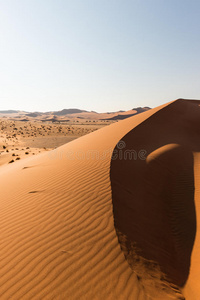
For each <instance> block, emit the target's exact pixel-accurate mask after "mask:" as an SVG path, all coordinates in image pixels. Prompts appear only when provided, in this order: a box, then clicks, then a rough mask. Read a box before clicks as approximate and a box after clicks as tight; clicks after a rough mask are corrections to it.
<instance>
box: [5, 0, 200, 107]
mask: <svg viewBox="0 0 200 300" xmlns="http://www.w3.org/2000/svg"><path fill="white" fill-rule="evenodd" d="M199 81H200V1H198V0H197V1H195V0H132V1H131V0H70V1H68V0H0V110H4V109H19V110H26V111H52V110H60V109H63V108H80V109H86V110H95V111H98V112H105V111H116V110H129V109H132V108H134V107H138V106H150V107H155V106H158V105H161V104H163V103H165V102H169V101H172V100H174V99H177V98H190V99H192V98H193V99H200V82H199Z"/></svg>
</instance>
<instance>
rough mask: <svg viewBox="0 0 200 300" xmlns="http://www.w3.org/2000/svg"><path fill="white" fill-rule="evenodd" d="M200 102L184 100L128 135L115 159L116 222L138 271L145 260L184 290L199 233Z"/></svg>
mask: <svg viewBox="0 0 200 300" xmlns="http://www.w3.org/2000/svg"><path fill="white" fill-rule="evenodd" d="M199 105H200V102H199V101H194V100H191V101H190V100H183V99H179V100H177V101H175V102H172V103H171V104H170V105H168V106H166V107H164V108H163V109H161V110H159V111H158V112H157V113H155V114H153V115H152V116H150V117H149V118H148V119H146V120H145V121H144V122H143V123H141V124H139V125H138V126H137V127H135V128H134V129H133V130H131V131H130V132H128V133H127V134H126V135H125V136H124V137H123V138H122V140H121V141H120V142H119V143H118V144H117V145H116V147H115V149H114V151H113V156H112V161H111V170H110V178H111V187H112V200H113V212H114V224H115V228H116V231H117V234H118V238H119V242H120V244H121V248H122V249H123V250H124V253H125V256H126V258H127V259H128V262H129V264H130V265H131V267H132V269H134V268H135V267H136V265H137V263H138V262H139V261H140V263H141V261H143V262H144V264H145V265H146V269H147V270H148V269H153V268H155V269H156V268H157V269H159V270H161V274H163V275H162V276H163V277H164V278H165V279H166V280H168V281H170V282H172V283H173V284H176V285H178V286H183V285H184V284H185V282H186V280H187V278H188V275H189V271H190V259H191V252H192V249H193V244H194V239H195V234H196V215H195V205H194V190H195V185H194V170H193V169H194V166H193V164H194V162H193V152H199V151H200V106H199Z"/></svg>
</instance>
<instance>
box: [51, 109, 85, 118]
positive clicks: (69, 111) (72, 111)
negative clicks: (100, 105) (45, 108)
mask: <svg viewBox="0 0 200 300" xmlns="http://www.w3.org/2000/svg"><path fill="white" fill-rule="evenodd" d="M82 112H88V111H86V110H81V109H77V108H69V109H63V110H60V111H54V112H53V114H54V115H55V116H65V115H71V114H79V113H82Z"/></svg>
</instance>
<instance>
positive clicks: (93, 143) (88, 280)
mask: <svg viewBox="0 0 200 300" xmlns="http://www.w3.org/2000/svg"><path fill="white" fill-rule="evenodd" d="M167 105H169V104H167ZM163 107H165V106H162V107H159V108H155V109H152V110H150V111H147V112H145V113H142V114H140V115H137V116H134V117H131V118H130V119H126V120H124V121H121V122H119V123H116V124H113V125H110V126H109V127H106V128H102V129H100V130H98V131H96V132H93V133H91V134H89V135H87V136H84V137H81V138H79V139H77V140H75V141H73V142H70V143H68V144H66V145H64V146H61V147H59V148H57V149H56V150H53V151H50V152H44V153H42V154H39V155H38V156H37V157H30V158H27V159H24V160H23V161H18V162H16V163H15V164H13V165H4V166H2V167H1V170H0V190H1V201H0V234H1V241H0V243H1V245H0V299H3V300H6V299H15V300H17V299H20V300H21V299H27V300H28V299H37V300H38V299H59V300H60V299H63V300H65V299H67V300H68V299H69V300H75V299H77V300H78V299H83V300H90V299H92V300H94V299H96V300H100V299H108V300H112V299H113V300H114V299H115V300H116V299H120V300H124V299H127V300H137V299H138V300H144V299H176V295H175V293H174V294H173V293H170V290H169V291H167V292H162V291H161V290H159V289H157V288H156V284H155V286H152V284H151V285H149V286H148V283H147V288H146V287H144V285H143V283H141V281H140V280H138V278H137V275H136V274H135V273H134V272H133V271H132V270H131V268H130V267H129V265H128V263H127V261H126V260H125V258H124V255H123V252H122V251H121V248H120V245H119V243H118V239H117V235H116V232H115V228H114V220H113V207H112V195H111V186H110V161H111V156H112V152H113V149H114V147H115V145H116V143H117V142H118V141H119V140H120V139H121V138H122V137H123V136H124V135H125V134H126V133H127V132H129V131H130V130H132V129H133V128H134V127H136V126H137V125H138V124H140V123H141V122H143V121H144V120H145V119H147V118H149V117H150V116H151V115H152V114H154V113H156V111H159V110H160V109H162V108H163ZM168 292H169V293H168ZM177 299H178V296H177Z"/></svg>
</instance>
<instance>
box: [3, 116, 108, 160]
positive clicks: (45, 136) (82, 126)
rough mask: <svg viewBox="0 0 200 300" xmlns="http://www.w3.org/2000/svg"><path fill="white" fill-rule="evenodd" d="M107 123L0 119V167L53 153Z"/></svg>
mask: <svg viewBox="0 0 200 300" xmlns="http://www.w3.org/2000/svg"><path fill="white" fill-rule="evenodd" d="M111 123H113V122H112V121H99V120H84V121H83V122H80V121H77V120H72V121H70V122H66V123H59V122H57V123H54V122H42V121H32V120H30V121H27V122H24V121H18V120H15V119H14V120H12V119H9V118H0V166H1V165H4V164H8V163H14V162H16V161H18V160H20V159H23V158H25V157H28V156H31V155H36V154H39V153H41V152H44V151H49V150H52V149H55V148H57V147H59V146H62V145H64V144H66V143H68V142H71V141H73V140H75V139H77V138H79V137H81V136H84V135H86V134H88V133H91V132H93V131H96V130H98V129H100V128H102V127H104V126H106V125H109V124H111Z"/></svg>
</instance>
